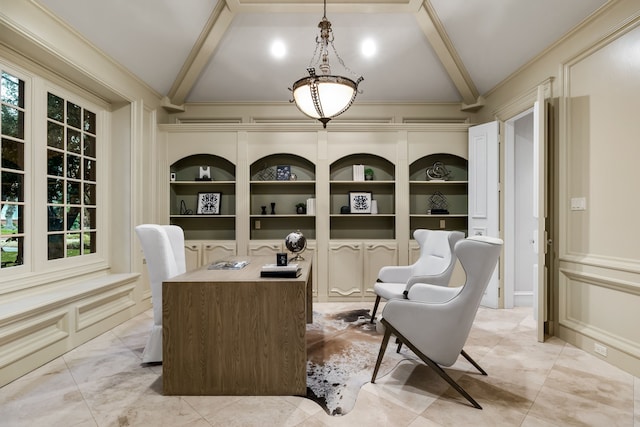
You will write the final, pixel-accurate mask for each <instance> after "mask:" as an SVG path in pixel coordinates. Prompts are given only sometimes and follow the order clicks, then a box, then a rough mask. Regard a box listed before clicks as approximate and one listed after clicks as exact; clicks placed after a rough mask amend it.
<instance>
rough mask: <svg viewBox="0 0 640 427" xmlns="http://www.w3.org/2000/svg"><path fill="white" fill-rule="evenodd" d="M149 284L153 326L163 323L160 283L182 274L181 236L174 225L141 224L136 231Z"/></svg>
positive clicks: (180, 232)
mask: <svg viewBox="0 0 640 427" xmlns="http://www.w3.org/2000/svg"><path fill="white" fill-rule="evenodd" d="M136 234H137V235H138V239H139V240H140V245H141V246H142V252H143V253H144V257H145V260H146V262H147V270H148V271H149V281H150V282H151V302H152V304H153V319H154V323H156V324H161V322H162V282H163V281H165V280H166V279H169V278H171V277H174V276H177V275H178V274H182V273H184V272H185V270H186V269H185V254H184V233H183V231H182V229H181V228H180V227H178V226H175V225H157V224H142V225H138V226H137V227H136Z"/></svg>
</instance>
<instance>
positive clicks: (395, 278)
mask: <svg viewBox="0 0 640 427" xmlns="http://www.w3.org/2000/svg"><path fill="white" fill-rule="evenodd" d="M412 271H413V267H412V266H411V265H390V266H386V267H382V268H381V269H380V271H379V272H378V280H379V281H380V282H387V283H407V280H409V278H410V277H411V272H412Z"/></svg>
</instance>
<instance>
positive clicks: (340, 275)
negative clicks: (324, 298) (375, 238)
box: [328, 241, 364, 297]
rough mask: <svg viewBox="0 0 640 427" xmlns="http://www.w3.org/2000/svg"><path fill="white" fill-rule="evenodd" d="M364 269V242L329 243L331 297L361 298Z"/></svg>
mask: <svg viewBox="0 0 640 427" xmlns="http://www.w3.org/2000/svg"><path fill="white" fill-rule="evenodd" d="M362 269H363V244H362V242H335V241H334V242H329V286H328V288H329V296H337V297H346V296H358V297H361V296H362V294H363V292H362V286H363V283H364V278H363V274H362Z"/></svg>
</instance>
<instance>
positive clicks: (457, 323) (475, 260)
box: [409, 236, 503, 366]
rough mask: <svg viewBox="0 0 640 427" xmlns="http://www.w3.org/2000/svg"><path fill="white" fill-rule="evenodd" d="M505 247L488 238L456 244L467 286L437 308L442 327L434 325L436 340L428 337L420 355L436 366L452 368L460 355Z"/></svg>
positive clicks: (470, 238)
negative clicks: (437, 364) (431, 360)
mask: <svg viewBox="0 0 640 427" xmlns="http://www.w3.org/2000/svg"><path fill="white" fill-rule="evenodd" d="M502 244H503V242H502V240H501V239H497V238H494V237H486V236H473V237H469V238H467V239H464V240H460V241H459V242H458V243H456V246H455V249H454V250H455V253H456V255H457V257H458V259H459V260H460V263H461V264H462V267H463V268H464V270H465V273H466V275H467V279H466V282H465V284H464V285H463V286H462V287H461V289H460V291H459V292H458V294H457V295H455V297H453V298H452V299H451V300H450V301H448V302H446V303H444V304H437V305H436V306H437V310H438V311H440V314H439V315H438V318H439V319H440V321H439V324H438V325H437V326H436V325H434V327H435V328H436V331H435V335H437V338H436V337H435V336H431V337H426V336H425V341H424V342H422V343H421V344H422V345H424V347H423V348H421V351H424V352H425V354H426V355H427V356H428V357H430V358H431V359H433V360H434V361H436V362H437V363H439V364H441V365H443V366H451V365H452V364H453V363H455V361H456V359H457V357H458V355H459V354H460V351H461V350H462V348H463V346H464V344H465V342H466V341H467V337H468V336H469V332H470V331H471V326H472V325H473V321H474V319H475V317H476V313H477V311H478V307H479V306H480V302H481V301H482V297H483V295H484V292H485V290H486V289H487V286H488V285H489V280H490V279H491V275H492V274H493V272H494V270H495V267H496V264H497V262H498V257H499V256H500V252H501V250H502ZM409 299H411V291H409ZM426 309H429V307H428V306H427V307H426ZM434 342H437V343H438V345H434ZM419 347H421V346H419Z"/></svg>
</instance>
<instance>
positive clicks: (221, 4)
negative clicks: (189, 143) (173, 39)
mask: <svg viewBox="0 0 640 427" xmlns="http://www.w3.org/2000/svg"><path fill="white" fill-rule="evenodd" d="M234 15H235V14H234V13H233V12H232V11H231V10H230V9H229V8H228V7H227V4H226V2H225V1H224V0H220V1H218V3H217V4H216V7H215V8H214V9H213V11H212V12H211V15H210V16H209V20H208V21H207V23H206V25H205V27H204V29H203V30H202V32H201V33H200V37H199V38H198V40H197V41H196V43H195V44H194V46H193V49H191V53H189V56H188V57H187V60H186V61H185V62H184V64H183V65H182V69H181V70H180V73H178V76H177V77H176V79H175V81H174V82H173V85H172V86H171V89H170V90H169V93H168V94H167V98H168V99H166V100H165V102H164V103H165V104H166V105H167V106H168V108H173V109H178V110H179V109H180V106H181V105H182V104H184V101H185V100H186V98H187V95H189V92H191V89H192V88H193V86H194V85H195V84H196V82H197V81H198V78H199V77H200V75H201V74H202V71H203V70H204V68H205V67H206V66H207V64H208V63H209V61H210V60H211V57H212V56H213V53H214V52H215V50H216V48H217V47H218V44H219V43H220V40H221V39H222V37H223V36H224V33H225V32H226V31H227V28H229V25H230V24H231V21H232V20H233V16H234Z"/></svg>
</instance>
